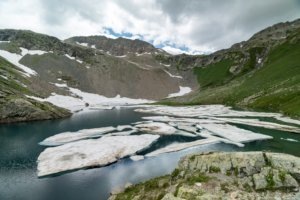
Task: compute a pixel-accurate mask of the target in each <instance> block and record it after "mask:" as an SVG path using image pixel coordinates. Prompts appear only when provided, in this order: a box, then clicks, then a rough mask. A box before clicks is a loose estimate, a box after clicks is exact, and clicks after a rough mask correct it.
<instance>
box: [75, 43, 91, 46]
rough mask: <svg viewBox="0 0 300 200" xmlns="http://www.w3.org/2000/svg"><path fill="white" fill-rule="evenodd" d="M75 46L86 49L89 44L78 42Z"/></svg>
mask: <svg viewBox="0 0 300 200" xmlns="http://www.w3.org/2000/svg"><path fill="white" fill-rule="evenodd" d="M76 44H78V45H80V46H84V47H88V46H89V44H88V43H80V42H76Z"/></svg>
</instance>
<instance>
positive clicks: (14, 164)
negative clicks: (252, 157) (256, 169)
mask: <svg viewBox="0 0 300 200" xmlns="http://www.w3.org/2000/svg"><path fill="white" fill-rule="evenodd" d="M142 116H146V114H141V113H135V112H134V111H133V109H115V110H106V111H93V112H88V113H78V114H75V115H73V116H72V117H71V118H68V119H61V120H53V121H42V122H30V123H18V124H10V125H0V200H69V199H70V200H102V199H107V198H108V197H109V193H110V192H111V191H112V190H113V189H114V188H118V187H120V186H123V185H125V184H126V183H127V182H130V183H137V182H140V181H145V180H147V179H150V178H152V177H156V176H159V175H164V174H167V173H170V172H171V171H172V170H173V169H174V168H175V166H176V164H177V162H178V160H179V158H180V157H181V156H183V155H185V154H188V153H191V152H202V151H249V150H271V151H276V152H286V153H290V154H294V155H297V156H300V148H299V147H300V143H299V142H298V143H297V142H289V141H284V140H281V139H280V138H281V137H285V138H293V139H296V140H298V141H300V135H297V134H291V133H286V132H282V131H274V130H268V129H261V128H255V127H249V126H244V127H243V128H247V129H251V130H254V131H256V132H261V133H265V134H268V135H272V136H273V137H274V140H270V141H260V142H253V143H249V144H247V145H246V147H244V148H237V147H235V146H232V145H227V144H214V145H205V146H202V147H198V148H193V149H191V150H188V151H187V150H186V151H181V152H176V153H170V154H165V155H162V156H159V157H153V158H147V159H145V160H141V161H138V162H134V161H131V160H130V159H123V160H121V161H119V162H117V163H115V164H113V165H110V166H107V167H103V168H96V169H89V170H79V171H75V172H72V173H67V174H63V175H60V176H56V177H48V178H42V179H39V178H37V175H36V159H37V157H38V155H39V154H40V153H41V152H42V151H43V150H44V147H42V146H39V145H38V143H39V142H40V141H42V140H44V139H45V138H47V137H49V136H51V135H54V134H57V133H60V132H64V131H76V130H80V129H85V128H95V127H101V126H116V125H122V124H124V125H125V124H130V123H133V122H137V121H141V120H142V119H141V117H142ZM181 139H182V138H181ZM164 142H165V141H164ZM162 143H163V142H162Z"/></svg>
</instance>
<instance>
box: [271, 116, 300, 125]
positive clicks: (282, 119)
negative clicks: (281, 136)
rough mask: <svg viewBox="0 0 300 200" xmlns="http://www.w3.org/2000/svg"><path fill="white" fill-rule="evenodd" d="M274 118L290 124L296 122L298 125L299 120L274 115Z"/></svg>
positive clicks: (299, 123)
mask: <svg viewBox="0 0 300 200" xmlns="http://www.w3.org/2000/svg"><path fill="white" fill-rule="evenodd" d="M275 119H277V120H279V121H282V122H286V123H290V124H297V125H299V126H300V121H299V120H296V119H291V118H289V117H281V116H278V117H275Z"/></svg>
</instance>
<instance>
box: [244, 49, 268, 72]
mask: <svg viewBox="0 0 300 200" xmlns="http://www.w3.org/2000/svg"><path fill="white" fill-rule="evenodd" d="M263 50H264V48H263V47H253V48H251V49H249V50H248V53H249V55H250V57H249V59H248V61H247V62H246V63H245V65H244V67H243V69H242V73H246V72H249V71H251V70H253V69H255V66H256V59H257V56H258V55H260V54H261V53H262V52H263Z"/></svg>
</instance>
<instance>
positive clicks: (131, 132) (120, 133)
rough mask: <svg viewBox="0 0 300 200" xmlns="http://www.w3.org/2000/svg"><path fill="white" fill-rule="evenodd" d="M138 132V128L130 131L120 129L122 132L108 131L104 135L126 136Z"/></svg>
mask: <svg viewBox="0 0 300 200" xmlns="http://www.w3.org/2000/svg"><path fill="white" fill-rule="evenodd" d="M136 132H138V130H137V129H134V130H130V131H120V132H113V133H108V134H105V135H103V137H110V136H126V135H131V134H133V133H136Z"/></svg>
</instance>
